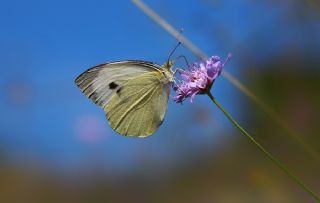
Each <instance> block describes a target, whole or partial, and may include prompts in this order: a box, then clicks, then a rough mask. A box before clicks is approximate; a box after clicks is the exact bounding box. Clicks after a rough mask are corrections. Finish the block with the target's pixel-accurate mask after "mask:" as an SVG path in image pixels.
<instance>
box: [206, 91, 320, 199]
mask: <svg viewBox="0 0 320 203" xmlns="http://www.w3.org/2000/svg"><path fill="white" fill-rule="evenodd" d="M207 94H208V96H209V97H210V99H211V100H212V101H213V102H214V103H215V104H216V105H217V107H218V108H219V109H220V110H221V111H222V112H223V114H224V115H225V116H226V117H227V118H228V119H229V120H230V121H231V122H232V123H233V125H235V126H236V127H237V128H238V129H239V130H240V131H241V133H242V134H243V135H244V136H246V137H247V138H248V139H249V140H250V141H251V142H252V143H253V144H254V145H256V147H258V149H259V150H260V151H261V152H262V153H264V155H266V156H267V157H268V158H269V159H270V160H271V161H272V162H273V163H274V164H276V165H277V166H278V167H279V168H280V169H281V170H282V171H283V172H285V173H286V174H287V175H288V176H289V177H290V178H291V179H292V180H293V181H294V182H296V183H297V184H298V185H299V186H300V187H301V188H303V189H304V190H305V191H306V192H308V193H309V194H310V195H311V196H312V197H313V198H314V199H315V200H317V201H318V202H320V198H319V197H318V195H317V194H315V193H314V192H313V191H312V190H311V189H309V188H308V187H307V186H306V185H305V184H304V183H303V182H302V181H301V180H300V179H299V178H298V177H297V176H295V175H294V174H293V173H292V172H291V171H289V169H288V168H287V167H286V166H285V165H284V164H282V163H281V162H280V161H279V160H278V159H276V158H275V157H274V156H273V155H272V154H271V153H269V152H268V151H267V150H266V149H265V148H264V147H262V146H261V145H260V144H259V143H258V142H257V141H256V140H255V139H254V138H253V137H252V136H251V135H249V133H247V132H246V131H245V130H244V129H243V128H242V127H241V126H240V125H239V124H238V123H237V122H236V121H235V120H234V119H233V118H232V117H231V116H230V115H229V114H228V113H227V112H226V111H225V110H224V108H223V107H222V106H221V105H220V103H219V102H218V101H217V100H216V99H215V98H214V97H213V96H212V94H211V92H210V91H208V92H207Z"/></svg>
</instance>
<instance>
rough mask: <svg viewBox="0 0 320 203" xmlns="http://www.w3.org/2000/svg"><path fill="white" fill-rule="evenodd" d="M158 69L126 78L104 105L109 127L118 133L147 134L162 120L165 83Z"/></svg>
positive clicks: (164, 111) (165, 90)
mask: <svg viewBox="0 0 320 203" xmlns="http://www.w3.org/2000/svg"><path fill="white" fill-rule="evenodd" d="M164 79H165V77H164V75H163V74H162V73H161V72H160V73H159V72H149V73H144V74H142V75H139V76H137V77H135V78H134V79H131V80H129V81H128V82H126V83H125V84H124V85H123V86H122V88H120V89H119V91H118V92H117V93H116V94H114V95H113V96H112V98H111V99H110V101H109V103H108V104H107V105H106V108H105V112H106V117H107V119H108V120H109V123H110V125H111V127H112V128H113V129H114V130H115V131H117V132H118V133H120V134H122V135H127V136H137V137H147V136H149V135H151V134H152V133H154V132H155V131H156V130H157V129H158V127H159V126H160V125H161V124H162V122H163V119H164V115H165V113H166V110H167V103H168V98H169V84H164V83H163V80H164Z"/></svg>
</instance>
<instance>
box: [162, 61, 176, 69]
mask: <svg viewBox="0 0 320 203" xmlns="http://www.w3.org/2000/svg"><path fill="white" fill-rule="evenodd" d="M172 66H173V61H172V60H168V61H167V62H166V63H165V64H163V66H162V67H163V68H164V69H166V70H168V71H170V70H171V67H172Z"/></svg>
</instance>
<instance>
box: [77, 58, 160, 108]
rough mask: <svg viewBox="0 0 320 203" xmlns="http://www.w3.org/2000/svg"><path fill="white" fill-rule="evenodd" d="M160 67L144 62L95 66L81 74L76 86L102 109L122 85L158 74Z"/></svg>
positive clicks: (123, 62)
mask: <svg viewBox="0 0 320 203" xmlns="http://www.w3.org/2000/svg"><path fill="white" fill-rule="evenodd" d="M160 69H161V67H160V66H159V65H157V64H154V63H151V62H146V61H120V62H113V63H107V64H102V65H98V66H95V67H93V68H91V69H89V70H87V71H86V72H84V73H82V74H81V75H80V76H79V77H78V78H77V79H76V81H75V82H76V84H77V86H78V87H79V88H80V89H81V91H82V92H83V93H84V94H85V95H86V96H87V97H88V98H90V99H91V100H92V101H93V102H94V103H96V104H98V105H99V106H101V107H102V108H104V107H105V105H106V104H107V103H108V101H109V100H110V98H111V96H112V94H113V93H114V92H116V91H118V90H119V88H121V87H122V86H123V84H124V83H125V82H126V81H128V80H130V79H132V78H134V77H136V76H138V75H141V74H143V73H147V72H154V71H155V72H159V71H160Z"/></svg>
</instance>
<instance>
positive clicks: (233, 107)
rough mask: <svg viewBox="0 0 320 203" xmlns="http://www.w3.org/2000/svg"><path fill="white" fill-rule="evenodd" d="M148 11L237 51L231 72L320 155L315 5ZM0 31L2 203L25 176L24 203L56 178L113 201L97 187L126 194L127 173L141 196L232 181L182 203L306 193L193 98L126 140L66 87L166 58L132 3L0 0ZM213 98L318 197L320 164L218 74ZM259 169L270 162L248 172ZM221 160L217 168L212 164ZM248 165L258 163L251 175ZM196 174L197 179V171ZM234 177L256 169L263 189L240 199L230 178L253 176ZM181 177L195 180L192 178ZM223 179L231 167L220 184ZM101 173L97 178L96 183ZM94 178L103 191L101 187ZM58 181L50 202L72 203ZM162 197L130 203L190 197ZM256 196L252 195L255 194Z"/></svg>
mask: <svg viewBox="0 0 320 203" xmlns="http://www.w3.org/2000/svg"><path fill="white" fill-rule="evenodd" d="M145 3H146V4H148V5H149V6H150V7H151V8H153V9H154V10H155V11H156V12H157V13H159V14H160V15H161V16H163V17H164V18H165V19H166V20H168V21H169V22H170V23H171V24H172V25H173V26H174V27H175V28H177V29H181V28H183V30H184V33H183V34H184V35H185V36H187V37H188V38H189V39H190V40H191V41H192V42H193V43H195V44H196V45H197V46H199V47H200V48H201V49H202V50H203V51H205V52H206V53H208V54H209V55H216V54H218V55H220V56H221V57H222V58H225V57H226V56H227V54H228V53H229V52H231V53H232V54H233V58H232V59H231V61H230V63H228V64H227V65H226V69H228V71H229V72H231V73H232V74H234V75H235V76H236V77H237V78H238V79H239V80H241V81H242V82H244V83H245V84H246V85H248V87H249V88H251V89H252V90H253V91H254V92H256V93H257V94H258V95H259V96H260V97H261V98H263V100H265V101H266V103H269V104H270V105H272V106H273V107H274V108H275V109H276V110H277V111H278V112H279V113H281V115H283V118H285V119H286V121H287V122H289V124H290V126H293V127H294V128H295V129H294V130H295V131H296V132H298V133H301V136H303V137H302V139H306V142H308V143H311V144H310V146H309V147H310V148H313V149H315V150H316V151H317V152H318V153H320V152H319V150H318V149H319V146H320V143H319V138H317V137H316V135H319V132H320V130H319V127H318V126H317V124H318V123H319V115H320V114H319V112H320V110H319V100H320V99H319V92H318V91H319V87H320V84H319V79H320V75H319V64H320V62H319V58H318V57H319V56H318V55H319V51H320V37H319V36H320V13H319V12H320V10H319V7H320V4H319V2H317V1H313V0H305V1H303V0H301V1H289V0H285V1H281V2H279V1H272V0H268V1H260V2H256V1H251V0H241V1H219V0H202V1H195V0H194V1H189V2H186V1H181V0H177V1H168V0H165V1H160V0H159V1H158V0H157V1H149V0H146V2H145ZM0 28H1V32H0V45H1V46H0V67H1V76H0V78H1V80H0V90H1V92H2V94H1V95H0V112H1V113H2V116H1V117H0V119H1V122H0V164H1V167H2V168H3V170H2V173H1V176H3V177H7V178H6V180H7V182H6V181H4V182H3V186H1V187H0V189H1V188H2V187H3V188H6V190H1V191H2V193H3V194H2V195H3V197H7V196H8V195H7V194H8V193H10V192H8V191H7V190H9V191H11V193H13V194H16V193H18V194H20V193H19V192H17V191H20V190H19V189H17V188H19V187H18V186H17V185H21V182H22V183H24V184H26V185H28V184H29V182H28V181H30V180H29V179H32V180H33V179H36V180H41V181H40V183H39V184H38V186H34V187H35V188H36V189H33V190H32V192H30V193H31V194H33V195H31V197H30V201H31V202H35V201H37V200H39V199H38V197H39V196H41V194H45V195H44V197H42V198H43V199H46V198H47V197H49V196H50V195H46V194H47V193H46V192H44V191H42V190H40V189H39V188H41V187H42V186H43V185H50V183H51V182H50V181H51V178H52V177H57V178H54V179H55V181H56V180H61V182H62V183H63V184H65V182H64V181H65V180H68V181H71V180H72V181H71V182H73V181H75V182H81V183H82V181H89V182H90V181H92V182H93V183H91V184H90V185H93V186H92V188H94V189H92V191H93V192H92V193H91V192H89V193H88V194H89V195H87V196H88V199H90V200H92V199H100V200H103V199H106V200H107V199H108V198H109V197H105V196H103V195H101V194H102V193H103V192H101V194H100V192H99V191H100V189H97V188H100V187H102V188H105V187H107V188H108V187H109V186H110V185H112V184H117V185H119V188H121V187H122V184H123V185H128V184H127V181H128V180H130V181H131V180H132V179H134V181H133V182H134V183H139V185H142V186H141V187H142V188H140V189H141V191H143V188H149V185H150V184H151V185H153V184H154V185H159V184H160V183H161V184H160V185H162V186H163V187H166V186H167V185H176V186H172V187H176V188H179V189H177V190H178V191H182V192H180V193H181V194H185V193H188V192H185V190H184V189H183V188H188V187H187V186H181V185H184V184H182V183H183V182H184V180H185V179H188V178H189V177H193V175H194V174H198V173H199V170H200V171H202V170H204V171H208V173H209V174H211V172H212V174H211V175H212V177H215V178H214V179H215V180H216V179H218V177H219V176H220V178H221V179H220V184H222V182H225V181H224V180H228V181H226V182H228V183H229V184H227V183H226V185H225V187H222V189H221V190H215V191H214V192H208V194H212V193H214V194H215V195H214V196H213V197H211V196H210V195H209V196H210V197H208V200H206V199H207V196H206V195H200V194H201V193H200V194H198V193H197V194H196V195H195V197H197V198H198V196H199V197H201V198H204V199H201V198H200V199H197V198H195V200H193V199H192V198H191V199H192V200H190V202H200V201H202V202H206V201H208V202H211V200H216V201H218V200H221V201H222V200H223V202H234V201H233V200H232V198H231V197H229V196H228V197H226V195H225V193H227V191H229V190H231V191H233V190H234V197H233V198H234V199H238V200H239V201H238V202H256V200H257V199H260V200H261V199H262V200H263V199H264V198H265V200H266V202H295V201H297V202H299V201H300V202H301V201H302V200H305V199H308V197H307V196H306V195H305V194H304V193H303V192H301V191H300V189H299V188H296V186H295V185H294V184H292V183H291V182H290V180H288V179H286V177H285V176H283V174H281V173H279V172H278V170H277V169H276V168H274V167H273V166H272V164H270V163H269V162H268V160H265V158H264V157H263V156H262V155H261V154H259V152H258V151H257V150H256V149H255V148H254V147H253V146H251V145H250V143H247V141H246V140H245V138H244V137H242V135H241V134H240V133H239V132H237V131H236V129H235V128H234V127H233V126H232V125H231V124H230V123H229V122H228V121H227V120H226V119H225V118H224V117H223V115H222V114H221V112H219V111H218V110H217V108H216V107H215V106H214V105H213V104H211V103H210V100H209V99H208V98H206V97H204V96H199V97H197V98H196V100H195V102H194V104H190V103H189V102H188V101H187V102H185V103H184V104H183V105H177V104H174V103H173V102H172V101H170V102H169V108H168V112H167V115H166V118H165V122H164V123H163V125H162V126H161V127H160V128H159V130H158V131H157V132H156V133H155V134H154V135H153V136H151V137H149V138H147V139H132V138H128V137H123V136H120V135H117V134H116V133H115V132H113V130H112V129H111V128H110V127H109V125H108V123H107V121H106V120H105V116H104V112H103V111H102V110H101V109H100V108H98V107H97V106H96V105H94V104H93V103H92V102H91V101H90V100H88V99H86V98H85V97H84V96H83V95H82V93H81V92H80V91H79V90H78V88H77V87H76V85H75V84H74V79H75V78H76V77H77V76H78V75H79V74H81V73H82V72H83V71H85V70H86V69H88V68H90V67H92V66H94V65H97V64H100V63H105V62H109V61H115V60H126V59H140V60H147V61H153V62H156V63H158V64H163V63H164V62H165V60H166V59H167V57H168V54H169V52H170V51H171V50H172V48H173V47H174V46H175V44H176V43H177V41H176V39H174V38H172V37H171V36H170V35H169V34H168V33H166V32H165V31H164V30H163V29H162V28H161V27H159V26H158V25H157V24H155V23H154V22H153V21H152V20H150V19H149V18H148V17H147V16H146V15H145V14H144V13H143V12H142V11H141V10H139V9H137V7H136V6H135V5H134V4H132V3H131V1H124V0H121V1H82V0H78V1H73V0H70V1H61V0H56V1H38V0H30V1H21V0H20V1H18V0H10V1H6V0H2V1H1V6H0ZM181 54H183V55H185V56H186V57H187V58H188V60H189V62H191V61H194V60H197V58H196V57H195V56H193V55H192V54H191V53H190V51H189V50H187V49H186V48H184V47H183V46H182V47H180V48H179V49H178V50H177V51H176V55H181ZM176 66H180V67H183V66H185V63H184V62H183V61H179V62H178V63H177V64H176ZM213 94H214V95H215V96H216V98H217V99H218V100H219V101H220V102H221V103H222V104H223V105H224V106H225V107H226V109H227V110H228V111H229V112H230V113H231V114H232V115H233V116H234V117H235V118H236V120H238V121H239V122H240V123H241V124H242V125H243V126H244V127H245V128H246V129H248V130H249V131H250V132H252V134H253V135H254V136H255V137H257V139H258V140H261V142H262V143H263V144H265V145H266V146H267V148H269V149H270V150H271V151H273V152H274V153H275V154H276V155H277V156H279V157H280V158H281V159H283V160H285V162H287V163H289V166H290V167H292V168H296V167H297V166H301V164H302V163H304V164H302V165H304V166H305V167H302V168H296V171H297V172H298V174H299V175H300V176H302V177H303V178H304V179H307V181H308V183H309V184H311V185H312V186H313V187H314V188H316V191H319V192H320V185H319V177H320V176H319V175H313V177H312V176H311V175H310V174H313V171H316V170H317V169H319V162H318V161H319V160H317V161H314V160H313V159H312V158H310V157H309V156H308V155H307V154H306V153H305V152H304V151H303V150H302V149H301V148H299V146H298V145H297V144H296V143H294V141H290V140H289V138H288V137H286V136H285V132H283V131H281V129H280V128H279V126H277V125H276V124H275V123H274V122H273V121H272V120H271V119H270V118H269V117H268V116H267V115H266V114H264V113H263V112H262V111H261V110H260V109H259V108H257V107H256V106H254V105H253V103H252V102H251V101H250V100H248V98H246V97H245V96H244V95H243V94H242V93H241V92H239V91H238V90H237V89H236V88H234V87H233V86H232V85H231V84H230V83H229V82H228V81H227V80H226V79H225V78H222V77H221V78H219V79H218V80H217V81H216V83H215V86H214V89H213ZM303 121H305V122H303ZM272 135H275V136H272ZM278 136H279V137H280V138H279V137H278ZM230 153H231V154H230ZM257 161H258V162H261V163H260V164H262V165H264V164H266V165H267V166H266V167H262V166H261V165H259V166H256V165H254V167H250V164H254V163H255V162H257ZM226 163H228V164H226ZM245 163H247V167H243V168H240V169H239V172H236V174H237V175H234V173H235V172H234V171H233V170H231V169H232V168H233V167H235V165H236V166H237V167H239V166H238V165H246V164H245ZM308 164H309V165H308ZM217 165H219V166H220V169H219V170H218V169H216V170H217V171H216V172H214V170H211V169H212V168H216V167H217ZM197 166H198V167H199V169H198V167H197ZM237 167H235V168H237ZM226 168H229V169H226ZM252 168H254V169H256V168H258V169H257V170H254V171H253V172H252V171H251V170H253V169H252ZM264 168H267V170H266V173H267V174H269V175H270V173H271V174H272V172H271V171H276V172H275V173H276V175H273V181H269V182H268V180H269V179H272V178H270V177H267V178H266V177H264V176H263V177H264V178H261V174H264V173H263V172H261V170H262V171H263V169H264ZM194 170H195V171H196V172H192V171H194ZM230 170H231V171H230ZM242 170H244V171H247V170H249V171H251V172H247V173H245V174H247V175H248V174H251V175H252V174H253V175H252V176H253V177H254V178H253V179H254V180H256V176H257V177H258V180H261V179H262V183H263V184H262V185H263V186H261V187H260V189H252V188H256V187H255V185H254V184H253V183H252V184H253V185H250V184H251V183H248V185H247V187H248V191H246V190H245V189H243V191H242V190H241V192H239V190H238V189H240V188H242V187H240V186H239V185H238V183H241V181H243V180H242V179H241V178H244V177H247V176H246V175H244V176H243V174H244V173H242V172H240V171H242ZM306 170H308V171H309V175H310V176H309V175H308V173H306ZM8 171H9V172H8ZM12 171H16V172H12ZM183 171H191V172H187V173H186V174H187V175H186V174H184V172H183ZM209 171H211V172H209ZM221 171H229V172H230V173H227V172H225V174H224V175H222V176H221ZM257 171H258V172H257ZM12 173H13V174H12ZM189 173H190V174H189ZM202 173H204V172H200V174H202ZM21 174H22V175H21ZM39 174H42V175H39ZM43 174H45V175H43ZM219 174H220V175H219ZM257 174H258V175H257ZM251 175H250V176H249V177H251ZM34 176H35V177H34ZM96 176H97V177H99V178H93V177H96ZM180 176H182V177H180ZM230 176H231V177H233V178H230ZM278 176H280V177H281V178H283V180H282V179H281V178H280V180H282V181H280V180H279V178H278ZM31 177H32V178H31ZM128 177H130V178H128ZM206 177H211V176H210V175H208V176H206ZM117 178H119V179H117ZM180 178H181V182H182V183H181V184H180V183H179V181H180ZM25 179H26V180H25ZM48 179H49V180H48ZM101 179H103V180H104V181H102V182H103V183H100V182H99V180H101ZM141 179H142V180H141ZM176 179H179V181H177V182H178V183H176V182H175V180H176ZM195 179H198V178H195ZM200 179H201V178H200ZM206 179H207V178H203V181H202V182H206V181H205V180H206ZM209 179H210V178H209ZM209 179H208V180H209ZM201 180H202V179H201ZM42 181H43V182H42ZM68 181H67V182H68ZM140 181H142V182H143V183H141V182H140ZM188 181H191V180H188ZM31 182H32V181H31ZM38 182H39V181H38ZM61 182H59V181H57V183H56V185H57V186H56V187H54V186H52V187H53V189H52V188H50V189H48V191H55V192H52V193H53V194H55V195H53V196H54V197H57V199H58V200H57V201H58V202H62V201H66V202H70V201H69V200H70V199H68V198H69V196H70V198H71V200H73V199H72V198H73V195H72V194H73V193H72V192H70V191H79V190H80V191H81V190H84V191H87V190H86V189H83V188H81V189H79V188H78V189H77V187H75V185H77V184H75V185H72V186H70V187H66V188H62V189H61V188H60V189H61V190H62V191H68V192H65V193H67V194H68V195H65V193H64V192H56V191H59V187H60V186H59V185H60V184H62V183H61ZM145 182H147V183H145ZM191 182H192V184H190V185H192V187H191V186H190V187H191V188H193V187H197V185H201V186H200V188H203V189H204V191H207V189H206V188H211V187H210V184H209V183H207V184H203V183H202V182H201V184H199V183H197V182H196V181H194V180H193V179H192V181H191ZM194 182H195V183H194ZM249 182H250V181H249ZM253 182H254V181H253ZM266 182H267V183H266ZM279 182H281V184H282V186H283V187H282V186H281V184H280V183H279ZM9 183H11V184H9ZM16 183H17V184H16ZM193 183H194V184H193ZM259 183H260V182H259ZM8 184H9V185H12V186H11V187H10V186H9V187H8ZM268 184H269V185H268ZM279 184H280V185H279ZM36 185H37V184H36ZM129 185H130V184H129ZM187 185H188V184H187ZM249 185H250V186H249ZM287 185H289V186H290V187H291V188H292V189H291V190H289V189H288V190H286V189H285V190H284V191H281V192H280V193H281V194H278V193H276V189H272V190H271V192H270V191H269V190H268V189H267V188H277V187H279V188H286V187H288V186H287ZM211 186H212V185H211ZM269 186H270V187H269ZM127 187H128V188H130V187H129V186H127ZM157 187H160V186H157ZM215 187H216V186H215ZM8 188H9V189H8ZM10 188H11V189H10ZM70 188H71V189H70ZM150 188H154V187H150ZM150 188H149V190H152V189H150ZM181 188H182V189H181ZM223 188H224V189H223ZM230 188H231V189H230ZM232 188H233V190H232ZM250 188H251V189H250ZM279 188H277V189H279ZM101 190H102V189H101ZM105 190H108V189H105ZM105 190H104V191H105ZM128 190H129V189H128ZM146 190H147V191H148V189H146ZM256 190H257V191H256ZM46 191H47V190H46ZM90 191H91V190H90ZM112 191H113V190H112ZM138 191H139V190H138ZM161 191H162V190H161ZM186 191H188V190H186ZM236 191H237V192H238V193H239V194H238V193H237V192H236ZM265 191H268V192H265ZM297 191H299V192H298V193H297ZM113 192H117V190H116V189H114V191H113ZM27 193H29V192H27ZM48 193H49V194H51V192H48ZM119 193H120V191H119ZM132 193H134V194H135V195H136V193H135V192H132ZM180 193H179V192H178V194H180ZM23 194H24V193H23ZM70 194H71V195H70ZM160 194H162V193H159V194H158V193H157V192H154V193H151V195H150V197H149V196H148V198H146V199H139V198H141V197H140V196H139V195H137V198H136V199H135V201H138V200H139V202H141V201H142V202H150V200H151V199H153V198H154V199H157V200H159V201H160V200H161V201H160V202H163V201H170V200H173V199H174V200H175V201H182V202H188V201H186V200H185V199H183V197H182V196H183V195H181V198H182V199H181V198H180V196H179V195H177V197H175V196H174V195H173V196H174V197H175V198H176V199H175V198H171V196H170V195H169V196H170V198H169V196H168V198H167V199H166V198H165V199H161V198H158V196H161V197H162V198H163V196H162V195H160ZM174 194H176V193H174ZM206 194H207V193H206ZM246 194H248V195H246ZM252 194H255V197H252V198H251V199H250V195H252ZM268 194H269V195H268ZM135 195H133V196H134V197H136V196H135ZM292 195H296V197H294V198H292ZM9 196H10V195H9ZM21 196H22V197H23V195H21ZM67 196H68V198H66V197H67ZM120 196H121V195H119V197H118V196H115V197H114V199H113V200H114V201H113V202H127V200H126V199H121V198H120ZM247 196H248V197H249V199H248V198H247ZM273 197H276V198H275V199H276V200H275V201H272V200H273V199H272V198H273ZM0 198H1V196H0ZM255 198H257V199H255ZM281 198H283V199H281ZM40 199H41V198H40ZM43 199H41V200H43ZM76 199H77V198H76ZM80 199H81V198H80ZM129 200H130V198H129ZM198 200H199V201H198ZM308 200H309V199H308ZM261 202H263V201H261ZM310 202H312V201H310Z"/></svg>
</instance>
